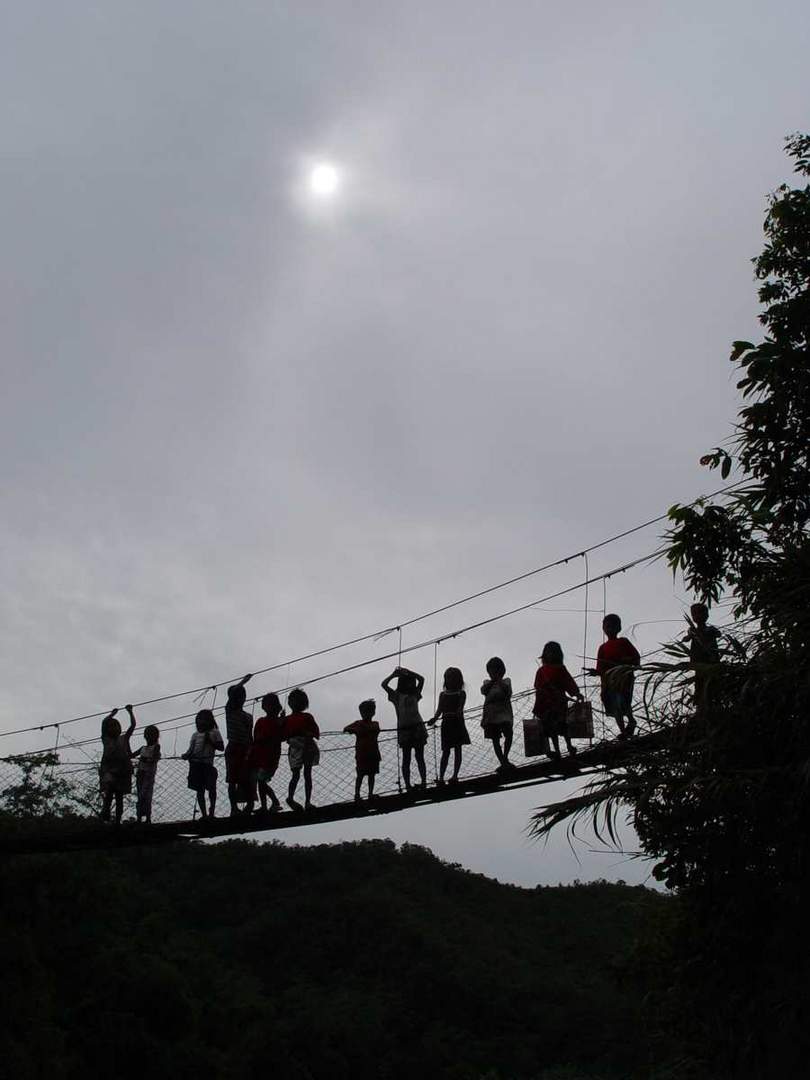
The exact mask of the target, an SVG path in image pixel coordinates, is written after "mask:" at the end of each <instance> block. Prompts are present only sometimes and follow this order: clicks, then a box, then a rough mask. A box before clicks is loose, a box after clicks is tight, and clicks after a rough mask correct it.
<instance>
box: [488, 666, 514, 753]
mask: <svg viewBox="0 0 810 1080" xmlns="http://www.w3.org/2000/svg"><path fill="white" fill-rule="evenodd" d="M487 675H488V676H489V678H488V679H485V680H484V682H483V683H482V685H481V693H482V694H483V695H484V708H483V710H482V711H481V727H482V728H483V729H484V738H485V739H491V740H492V749H493V750H494V751H495V757H496V758H497V759H498V771H499V772H502V771H504V772H505V771H507V770H508V769H509V768H510V767H511V766H510V763H509V751H510V750H511V749H512V734H513V730H514V723H515V718H514V715H513V713H512V681H511V679H508V678H507V677H506V665H505V664H504V662H503V660H501V658H500V656H493V657H492V659H491V660H488V661H487ZM501 739H503V749H501Z"/></svg>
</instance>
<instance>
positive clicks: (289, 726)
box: [284, 689, 321, 810]
mask: <svg viewBox="0 0 810 1080" xmlns="http://www.w3.org/2000/svg"><path fill="white" fill-rule="evenodd" d="M287 704H288V705H289V706H290V709H291V710H292V712H291V713H290V715H289V716H288V717H287V719H286V720H285V721H284V738H285V739H286V740H287V745H288V747H289V750H288V752H287V758H288V761H289V764H290V788H289V791H288V793H287V806H289V807H290V809H291V810H300V809H301V804H300V803H299V802H296V801H295V789H296V788H297V787H298V780H299V779H300V776H301V770H302V769H303V770H304V808H305V809H306V810H311V809H312V766H313V765H317V764H318V762H319V761H320V760H321V752H320V750H319V749H318V744H317V742H316V741H315V740H316V739H319V738H320V737H321V732H320V728H319V727H318V725H317V724H316V723H315V719H314V717H313V716H312V714H311V713H308V712H306V710H307V709H308V708H309V698H308V697H307V695H306V694H305V693H304V691H303V690H300V689H297V690H291V691H290V692H289V694H288V695H287Z"/></svg>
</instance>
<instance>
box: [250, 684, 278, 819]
mask: <svg viewBox="0 0 810 1080" xmlns="http://www.w3.org/2000/svg"><path fill="white" fill-rule="evenodd" d="M262 708H263V709H264V716H260V717H259V719H258V720H257V721H256V724H255V726H254V728H253V745H252V746H251V748H250V758H249V760H250V768H251V772H252V774H253V776H254V777H255V780H256V785H257V787H258V791H259V802H260V804H261V811H262V813H263V814H266V813H267V798H268V796H269V797H270V810H271V812H272V813H275V812H276V811H277V810H280V809H281V803H280V802H279V801H278V798H277V797H276V793H275V792H274V791H273V789H272V788H271V787H270V781H271V780H272V779H273V777H274V776H275V775H276V770H277V769H278V763H279V761H280V760H281V742H282V739H283V737H284V709H283V708H282V707H281V702H280V701H279V699H278V694H265V695H264V697H263V698H262Z"/></svg>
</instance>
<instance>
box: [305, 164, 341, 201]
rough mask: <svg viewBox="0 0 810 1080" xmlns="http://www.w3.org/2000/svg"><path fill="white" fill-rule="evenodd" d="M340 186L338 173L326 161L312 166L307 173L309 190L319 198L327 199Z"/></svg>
mask: <svg viewBox="0 0 810 1080" xmlns="http://www.w3.org/2000/svg"><path fill="white" fill-rule="evenodd" d="M339 187H340V173H339V172H338V170H337V169H336V168H335V166H334V165H331V164H330V163H329V162H328V161H321V162H319V163H318V164H317V165H315V166H313V168H312V169H311V170H310V174H309V190H310V191H311V192H312V194H313V195H316V196H317V197H318V198H320V199H328V198H329V197H330V196H332V195H334V194H335V192H336V191H337V189H338V188H339Z"/></svg>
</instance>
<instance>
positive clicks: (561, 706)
mask: <svg viewBox="0 0 810 1080" xmlns="http://www.w3.org/2000/svg"><path fill="white" fill-rule="evenodd" d="M563 660H564V657H563V651H562V647H561V646H560V644H559V642H556V641H547V642H546V644H545V645H544V646H543V652H542V654H541V656H540V667H539V668H538V669H537V674H536V675H535V677H534V690H535V698H534V710H533V711H534V715H535V716H536V717H537V718H538V719H539V720H540V722H541V723H542V725H543V731H544V733H545V734H546V735H547V736H548V738H550V739H551V741H552V743H553V744H554V753H553V754H552V755H551V756H552V757H555V758H557V760H559V759H560V757H561V754H560V736H561V735H562V737H563V738H564V739H565V745H566V747H567V748H568V753H569V754H572V755H574V754H576V750H575V749H574V747H573V745H572V744H571V739H570V737H569V735H568V698H569V697H572V698H580V699H581V698H582V691H581V690H580V688H579V687H578V686H577V684H576V683H575V682H574V679H573V677H572V675H571V673H570V671H569V670H568V668H567V667H566V666H565V664H564V663H563Z"/></svg>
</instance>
